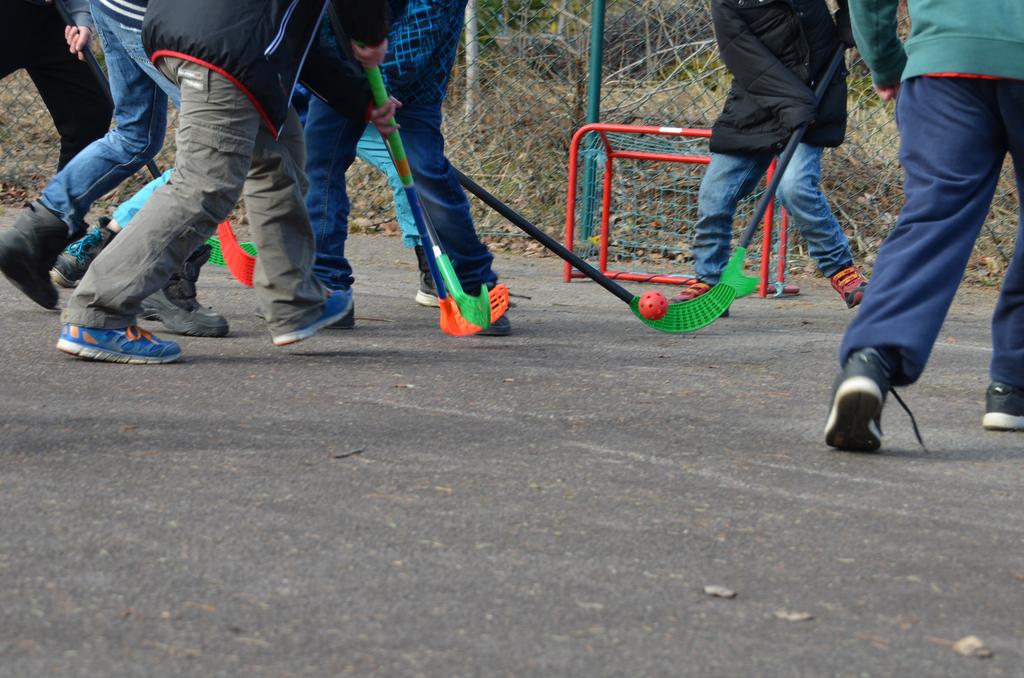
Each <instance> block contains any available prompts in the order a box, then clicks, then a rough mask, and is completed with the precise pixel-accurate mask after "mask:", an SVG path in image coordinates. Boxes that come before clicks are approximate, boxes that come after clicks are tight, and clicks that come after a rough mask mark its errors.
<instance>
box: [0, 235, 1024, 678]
mask: <svg viewBox="0 0 1024 678" xmlns="http://www.w3.org/2000/svg"><path fill="white" fill-rule="evenodd" d="M350 251H351V254H352V258H353V261H354V263H355V265H356V268H357V276H358V278H359V279H358V282H357V286H356V304H357V313H356V315H357V318H358V327H357V329H355V330H353V331H350V332H344V331H328V332H323V333H321V334H319V335H317V336H316V337H314V338H313V339H311V340H309V341H307V342H305V343H302V344H299V345H297V346H295V347H293V348H289V349H275V348H274V347H273V346H272V345H271V343H270V340H269V336H268V335H267V333H266V331H265V329H264V328H263V327H262V325H261V323H260V322H259V321H258V320H257V319H255V318H254V317H253V315H252V310H253V308H254V300H253V297H252V292H251V291H250V290H246V289H244V288H242V287H241V286H239V285H237V284H236V283H234V282H233V281H232V280H231V279H230V278H229V277H228V276H227V274H226V273H225V272H224V271H223V270H222V269H214V268H212V267H209V268H207V269H206V270H204V272H203V277H202V279H201V296H202V298H203V299H204V300H205V301H206V302H207V303H209V304H211V305H213V306H215V307H216V308H217V309H219V310H221V311H223V312H224V313H226V314H227V315H228V316H229V319H230V321H231V324H232V332H231V336H230V337H229V338H226V339H189V338H183V339H182V340H181V343H182V345H183V348H184V351H185V355H186V359H185V361H184V362H182V363H181V364H178V365H171V366H153V367H134V366H121V365H106V364H95V363H87V362H82V361H76V360H74V359H71V358H68V357H66V356H64V355H62V354H59V353H58V352H57V351H56V350H55V349H54V344H55V342H56V340H57V334H58V331H59V316H58V315H57V314H56V313H53V312H47V311H44V310H42V309H40V308H37V307H35V306H33V305H32V304H31V302H29V301H27V300H25V299H24V298H22V297H20V296H19V295H18V293H17V292H16V291H15V290H14V289H13V288H12V287H11V286H10V285H9V284H8V283H7V282H6V281H3V280H0V314H2V318H3V320H2V322H0V346H2V347H3V349H2V351H0V375H2V376H0V383H2V387H0V505H2V507H3V513H2V521H0V675H3V676H19V677H20V676H39V675H50V674H58V675H65V676H240V675H246V676H268V677H269V676H275V677H281V676H327V675H354V676H588V677H590V676H755V675H756V676H1022V675H1024V502H1022V499H1024V490H1022V476H1024V435H1019V434H996V433H987V432H985V431H983V430H982V429H981V427H980V419H981V415H982V413H983V406H984V388H985V386H986V384H987V361H988V358H989V349H988V341H989V321H988V319H989V314H990V312H991V308H992V306H993V303H994V294H993V293H992V292H991V291H988V290H970V291H966V292H965V293H964V294H963V295H962V296H961V297H960V299H959V301H958V303H957V305H956V307H955V309H954V310H953V313H952V315H951V317H950V319H949V322H948V323H947V326H946V328H945V331H944V333H943V335H942V337H941V339H940V341H939V344H938V346H937V347H936V350H935V353H934V355H933V361H932V364H931V365H930V367H929V369H928V371H927V372H926V374H925V378H924V379H923V381H922V383H921V384H919V385H918V386H916V387H914V388H912V389H908V390H907V391H906V392H905V394H904V395H905V398H906V399H907V401H908V403H909V404H910V406H911V407H912V408H913V410H914V412H915V414H916V415H917V417H918V421H919V423H920V425H921V427H922V429H923V433H924V436H925V442H926V443H927V444H928V451H927V452H926V451H924V450H922V449H921V448H919V447H918V445H917V443H916V441H915V440H914V438H913V435H912V433H911V429H910V424H909V420H908V419H907V417H906V416H905V415H904V414H903V413H902V412H901V411H900V410H899V408H898V407H897V406H896V405H895V403H890V406H889V407H888V408H887V409H886V416H885V418H884V422H883V424H884V428H885V431H886V433H887V442H886V448H885V452H884V453H883V454H877V455H851V454H842V453H837V452H830V451H829V450H827V449H826V447H825V446H824V443H823V435H822V427H823V424H824V417H825V412H826V406H827V398H828V395H829V390H830V386H831V381H832V377H833V374H834V361H835V358H834V355H835V352H836V349H837V346H838V342H839V339H840V336H841V333H842V330H843V328H844V325H845V323H846V321H847V319H848V318H849V313H848V312H847V311H846V310H845V309H844V308H843V307H842V305H841V303H840V302H839V300H838V299H837V298H836V297H835V295H834V293H833V292H832V291H831V290H830V289H829V288H828V287H827V285H825V284H824V283H823V282H821V281H814V280H801V281H800V282H801V283H802V285H803V287H804V292H805V293H804V295H802V296H801V297H799V298H795V299H785V300H758V299H743V300H740V301H739V302H737V303H736V304H735V306H734V312H733V317H732V318H729V319H727V320H721V321H719V322H717V323H715V324H714V325H712V326H711V327H709V328H707V329H706V330H704V331H701V332H699V333H696V334H693V335H685V336H668V335H660V334H658V333H656V332H654V331H652V330H648V329H647V328H645V327H644V326H643V325H642V324H640V323H639V322H637V321H636V320H635V319H633V317H632V316H631V314H630V313H629V312H628V309H626V307H625V306H624V305H623V304H622V303H621V302H619V301H618V300H616V299H615V298H614V297H612V296H611V295H609V294H607V293H606V292H604V291H603V290H602V289H600V288H599V287H597V286H596V285H593V284H588V283H583V282H577V283H573V284H571V285H565V284H563V283H561V282H560V271H561V265H560V262H559V260H557V259H553V258H544V259H536V258H534V259H529V258H521V257H512V256H507V255H500V256H499V258H498V269H499V271H500V272H501V273H502V274H503V277H504V279H505V280H506V281H507V282H508V283H509V285H510V287H511V289H512V291H513V293H515V294H518V295H522V296H519V297H517V298H516V299H515V301H516V302H517V304H518V306H517V307H516V308H515V309H513V310H512V311H511V315H510V318H511V319H512V322H513V324H514V329H515V333H514V335H513V336H511V337H508V338H482V337H480V338H477V337H473V338H468V339H455V338H450V337H447V336H444V335H443V334H441V332H440V331H439V330H438V329H437V320H436V313H435V312H432V311H429V310H426V309H422V308H420V307H417V306H415V305H414V304H413V303H412V295H413V292H414V285H415V267H414V260H413V257H412V256H411V254H410V253H409V252H407V251H403V250H402V249H401V247H400V244H399V242H398V241H397V240H395V239H387V238H370V237H356V238H353V240H352V243H351V248H350ZM637 288H638V289H639V287H638V286H637ZM154 329H156V327H154ZM708 585H719V586H724V587H727V588H729V589H732V590H734V591H736V592H738V596H737V597H736V598H734V599H731V600H729V599H722V598H715V597H711V596H708V595H705V593H704V591H703V589H704V587H705V586H708ZM779 610H785V611H788V612H802V613H807V614H809V615H812V616H813V619H811V620H809V621H802V622H793V621H785V620H782V619H779V618H777V617H776V615H775V613H776V611H779ZM968 635H977V636H978V637H980V638H981V639H982V641H984V643H985V645H986V646H987V647H989V648H990V649H991V651H992V652H993V653H994V656H992V657H991V658H989V659H978V658H969V657H963V656H960V655H958V654H957V653H956V652H954V651H953V649H952V644H953V643H954V642H955V641H957V640H958V639H960V638H962V637H964V636H968Z"/></svg>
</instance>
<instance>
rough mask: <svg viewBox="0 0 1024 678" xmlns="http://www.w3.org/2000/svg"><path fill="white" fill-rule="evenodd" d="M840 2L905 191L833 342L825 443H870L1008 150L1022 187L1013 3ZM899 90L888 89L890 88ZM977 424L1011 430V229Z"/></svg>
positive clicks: (914, 375)
mask: <svg viewBox="0 0 1024 678" xmlns="http://www.w3.org/2000/svg"><path fill="white" fill-rule="evenodd" d="M898 5H899V0H850V14H851V17H852V20H853V31H854V35H855V37H856V41H857V46H858V48H859V49H860V52H861V54H862V55H863V57H864V61H865V63H866V64H867V65H868V67H869V68H870V69H871V74H872V77H873V79H874V84H875V90H876V92H877V93H878V95H879V96H880V97H881V98H882V99H885V100H891V99H896V120H897V124H898V125H899V131H900V150H899V157H900V164H901V165H902V166H903V170H904V173H905V182H904V192H905V194H906V200H905V203H904V205H903V209H902V210H901V211H900V216H899V219H898V220H897V222H896V225H895V227H894V228H893V230H892V232H891V233H890V234H889V236H888V237H887V238H886V240H885V242H884V243H883V244H882V247H881V248H880V250H879V252H878V258H877V261H876V262H875V268H874V274H873V276H872V282H871V287H869V288H868V291H867V294H866V295H865V296H864V301H863V303H862V304H861V308H860V312H859V314H858V315H857V317H856V318H854V319H853V321H852V322H851V323H850V326H849V327H848V328H847V330H846V335H845V336H844V337H843V342H842V347H841V348H840V351H839V365H840V373H839V376H838V377H837V379H836V381H835V384H834V387H833V392H832V399H831V408H830V410H829V415H828V419H827V421H826V424H825V442H826V443H827V444H828V445H829V446H831V447H835V448H838V449H841V450H855V451H871V450H877V449H879V447H880V446H881V444H882V431H881V414H882V409H883V407H884V405H885V400H886V396H887V394H888V393H889V392H890V391H891V390H892V388H893V387H894V386H907V385H910V384H913V383H915V382H917V381H918V379H920V377H921V374H922V372H923V370H924V368H925V365H926V364H927V363H928V358H929V356H930V354H931V350H932V347H933V346H934V345H935V340H936V338H937V337H938V334H939V330H940V328H941V327H942V323H943V321H944V320H945V318H946V314H947V312H948V311H949V307H950V304H951V303H952V301H953V298H954V296H955V295H956V290H957V287H958V285H959V284H960V281H961V279H962V278H963V275H964V271H965V269H966V266H967V262H968V260H969V258H970V256H971V252H972V250H973V248H974V243H975V241H976V240H977V238H978V235H979V233H980V232H981V228H982V225H983V224H984V221H985V219H986V217H987V215H988V212H989V208H990V207H991V205H992V198H993V195H994V194H995V190H996V184H997V182H998V181H999V176H1000V173H1001V170H1002V167H1003V162H1004V160H1005V159H1006V155H1007V153H1009V155H1010V157H1011V158H1012V159H1013V165H1014V170H1015V172H1016V180H1017V195H1018V200H1019V199H1020V196H1022V195H1024V182H1022V178H1024V3H1021V2H1020V1H1019V0H990V1H989V2H984V3H970V5H969V7H968V5H967V4H962V3H952V2H950V3H942V2H931V1H929V0H909V3H908V9H909V13H910V19H911V25H912V29H911V33H910V36H909V39H908V40H907V41H906V43H905V44H904V43H902V42H901V41H900V39H899V34H898V32H897V10H898ZM897 94H898V97H897ZM989 377H990V383H989V386H988V390H987V392H986V399H985V414H984V416H983V417H982V426H984V427H985V428H986V429H992V430H1009V431H1020V430H1024V228H1022V227H1021V226H1020V225H1018V232H1017V244H1016V247H1015V249H1014V253H1013V257H1012V260H1011V261H1010V265H1009V267H1008V268H1007V271H1006V276H1005V278H1004V279H1003V286H1002V289H1001V290H1000V292H999V300H998V301H997V303H996V307H995V312H994V313H993V315H992V359H991V362H990V365H989Z"/></svg>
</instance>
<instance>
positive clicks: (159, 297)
mask: <svg viewBox="0 0 1024 678" xmlns="http://www.w3.org/2000/svg"><path fill="white" fill-rule="evenodd" d="M210 252H211V249H210V246H209V245H203V246H202V247H200V248H199V249H197V250H196V251H195V252H194V253H193V254H192V256H190V257H189V258H188V259H187V260H185V264H184V265H183V266H182V268H181V271H180V272H178V273H176V274H174V276H173V277H172V278H171V281H170V282H169V283H168V284H167V286H166V287H164V288H163V289H162V290H160V291H159V292H156V293H155V294H152V295H150V296H149V297H148V298H146V299H145V300H144V301H143V302H142V317H143V318H145V319H146V320H157V321H159V322H161V323H163V325H164V327H166V328H167V330H168V331H169V332H174V333H175V334H184V335H186V336H190V337H223V336H225V335H226V334H227V333H228V329H229V328H228V321H227V318H225V317H224V316H222V315H221V314H220V313H217V312H216V311H214V310H213V309H209V308H206V307H205V306H202V305H201V304H199V302H197V301H196V281H198V280H199V269H200V268H202V266H203V264H205V263H206V262H207V261H208V260H209V259H210Z"/></svg>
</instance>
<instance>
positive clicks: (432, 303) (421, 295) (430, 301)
mask: <svg viewBox="0 0 1024 678" xmlns="http://www.w3.org/2000/svg"><path fill="white" fill-rule="evenodd" d="M416 303H417V304H419V305H420V306H428V307H430V308H440V307H441V302H440V301H438V300H437V297H436V296H434V295H433V294H427V293H426V292H424V291H423V290H416Z"/></svg>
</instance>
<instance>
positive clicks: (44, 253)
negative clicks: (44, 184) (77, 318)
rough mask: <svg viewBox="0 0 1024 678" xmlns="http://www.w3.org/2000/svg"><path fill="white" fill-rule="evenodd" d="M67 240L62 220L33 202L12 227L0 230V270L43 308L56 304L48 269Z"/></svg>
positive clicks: (57, 297)
mask: <svg viewBox="0 0 1024 678" xmlns="http://www.w3.org/2000/svg"><path fill="white" fill-rule="evenodd" d="M67 244H68V227H67V226H65V225H64V222H63V221H61V220H60V219H58V218H57V215H56V214H54V213H53V212H51V211H50V210H48V209H46V208H45V207H44V206H43V204H42V203H40V202H38V201H36V202H33V203H31V204H30V205H29V206H28V207H26V208H25V209H24V210H22V212H21V214H19V215H18V218H17V220H16V221H15V222H14V226H13V227H12V228H10V229H9V230H6V231H4V232H3V233H0V273H3V274H4V276H6V277H7V279H8V280H10V281H11V282H12V283H14V286H15V287H17V288H18V289H19V290H21V291H22V292H23V293H24V294H25V295H26V296H27V297H28V298H29V299H31V300H32V301H34V302H36V303H37V304H39V305H40V306H42V307H43V308H57V301H58V300H59V298H60V297H59V295H58V294H57V288H56V286H55V285H54V284H53V281H52V280H50V269H51V268H53V262H54V261H55V260H56V259H57V256H58V255H60V253H61V251H62V250H63V249H64V248H65V247H66V246H67Z"/></svg>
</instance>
